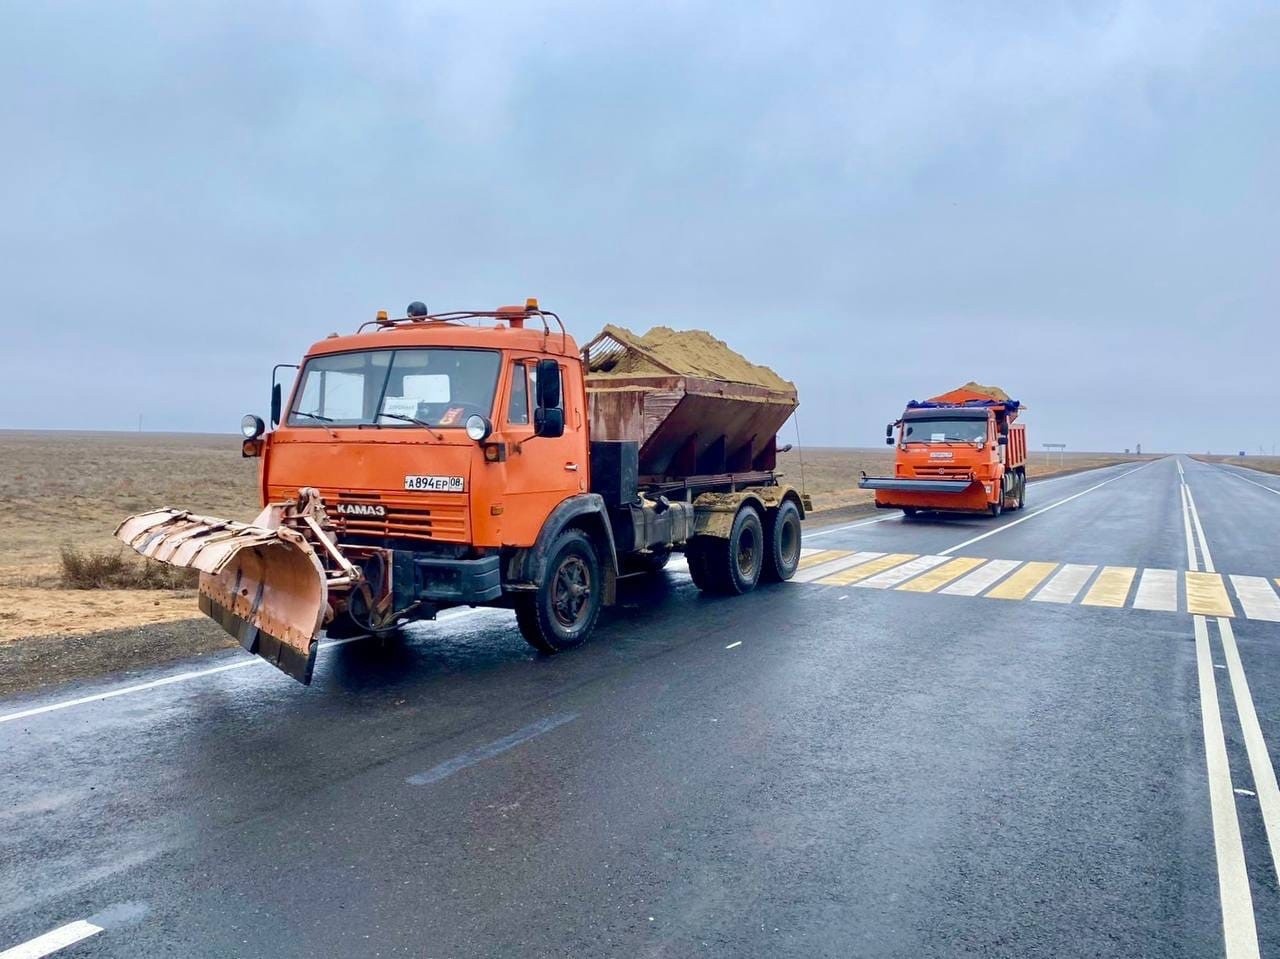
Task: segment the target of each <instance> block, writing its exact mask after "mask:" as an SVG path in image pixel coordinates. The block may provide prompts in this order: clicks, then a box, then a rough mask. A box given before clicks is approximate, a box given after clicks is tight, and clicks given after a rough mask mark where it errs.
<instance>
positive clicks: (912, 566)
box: [850, 556, 947, 589]
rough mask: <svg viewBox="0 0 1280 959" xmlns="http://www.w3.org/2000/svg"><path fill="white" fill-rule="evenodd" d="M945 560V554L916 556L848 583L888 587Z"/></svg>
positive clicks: (877, 587)
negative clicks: (899, 564) (898, 564)
mask: <svg viewBox="0 0 1280 959" xmlns="http://www.w3.org/2000/svg"><path fill="white" fill-rule="evenodd" d="M946 561H947V557H945V556H917V557H916V558H915V559H913V560H909V561H908V562H906V563H903V564H902V565H901V566H895V567H893V569H886V570H885V571H884V572H883V573H876V574H875V575H874V576H871V577H869V578H867V579H864V580H861V581H859V582H857V583H851V584H850V585H852V586H857V587H859V588H861V589H888V588H890V587H891V586H897V585H898V584H899V583H902V582H905V581H906V580H908V579H911V578H912V577H914V576H915V575H916V574H918V573H923V572H925V571H926V570H930V569H933V567H935V566H937V565H939V564H941V563H945V562H946Z"/></svg>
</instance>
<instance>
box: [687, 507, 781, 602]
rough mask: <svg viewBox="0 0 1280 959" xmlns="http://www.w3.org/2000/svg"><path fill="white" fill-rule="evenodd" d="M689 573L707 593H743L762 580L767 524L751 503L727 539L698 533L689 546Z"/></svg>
mask: <svg viewBox="0 0 1280 959" xmlns="http://www.w3.org/2000/svg"><path fill="white" fill-rule="evenodd" d="M687 553H688V557H689V575H690V576H692V577H693V582H694V584H695V585H696V586H697V587H698V589H700V590H702V591H703V592H704V593H719V594H721V595H724V596H740V595H742V594H743V593H749V592H751V590H753V589H755V588H756V583H758V582H760V574H761V573H762V572H763V570H764V564H765V537H764V524H763V523H762V522H761V520H760V513H759V512H758V511H757V510H756V509H755V508H754V507H751V506H744V507H742V509H740V510H738V512H737V515H735V516H734V518H733V526H732V527H731V528H730V530H729V536H728V538H727V539H719V538H716V537H711V536H695V537H694V538H693V539H691V540H690V541H689V545H688V547H687Z"/></svg>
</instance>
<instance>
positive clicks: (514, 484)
mask: <svg viewBox="0 0 1280 959" xmlns="http://www.w3.org/2000/svg"><path fill="white" fill-rule="evenodd" d="M539 359H546V357H540V356H537V355H529V356H516V357H515V358H513V359H510V360H508V361H507V369H506V371H505V377H504V378H505V380H506V390H505V392H504V394H503V405H502V408H501V411H500V413H501V416H502V423H501V427H500V428H501V430H502V432H503V434H504V436H505V437H506V443H507V461H506V473H507V483H506V492H505V495H504V502H503V514H502V518H503V523H502V542H503V544H504V545H507V546H532V545H533V544H534V542H535V541H536V540H537V538H538V533H539V531H541V529H542V524H543V522H544V521H545V520H546V518H547V516H548V515H549V514H550V513H551V511H552V510H553V509H555V508H556V506H558V505H559V504H560V503H561V502H563V501H564V500H565V499H566V498H568V497H569V496H573V495H575V494H577V493H582V492H586V491H587V489H588V482H589V479H588V477H589V470H590V464H588V463H587V436H586V410H584V409H582V404H583V402H584V400H583V390H582V388H581V385H580V383H579V382H575V376H574V374H575V372H576V370H574V369H572V368H571V365H570V364H569V363H566V362H564V361H563V360H560V358H558V357H557V358H556V359H557V360H559V365H560V382H561V390H560V406H559V408H560V409H562V410H563V411H564V434H563V435H561V436H556V437H549V436H535V435H534V432H535V430H534V420H535V405H536V399H535V398H536V397H537V363H538V360H539Z"/></svg>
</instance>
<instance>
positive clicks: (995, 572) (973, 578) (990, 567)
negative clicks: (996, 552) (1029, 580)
mask: <svg viewBox="0 0 1280 959" xmlns="http://www.w3.org/2000/svg"><path fill="white" fill-rule="evenodd" d="M1021 565H1022V561H1021V560H1016V559H993V560H991V562H989V563H986V564H984V565H982V566H979V567H978V568H977V569H975V570H974V571H973V572H972V573H969V574H968V575H966V576H962V577H961V578H960V579H958V580H956V581H955V582H954V583H952V584H951V585H950V586H948V587H946V588H945V589H942V590H939V592H942V593H946V594H947V595H948V596H977V595H978V594H979V593H981V592H982V591H983V590H985V589H986V588H987V587H988V586H994V585H995V583H996V580H998V579H1000V578H1001V577H1003V576H1004V574H1005V573H1008V572H1012V571H1013V570H1015V569H1017V568H1018V567H1019V566H1021Z"/></svg>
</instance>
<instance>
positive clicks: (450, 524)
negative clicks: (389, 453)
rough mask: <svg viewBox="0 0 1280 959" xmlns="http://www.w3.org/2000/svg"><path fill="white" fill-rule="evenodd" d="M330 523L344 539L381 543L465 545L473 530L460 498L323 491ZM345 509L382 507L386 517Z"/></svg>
mask: <svg viewBox="0 0 1280 959" xmlns="http://www.w3.org/2000/svg"><path fill="white" fill-rule="evenodd" d="M321 495H322V496H323V497H324V503H325V508H326V510H327V511H328V514H329V520H330V522H332V523H333V525H334V527H335V529H336V530H337V532H338V536H339V539H341V538H342V537H343V536H371V537H376V538H379V539H419V540H433V541H436V542H447V543H466V542H468V541H469V535H470V529H469V528H468V523H467V499H466V497H464V496H460V495H457V494H441V495H435V496H433V495H431V494H429V493H414V494H412V495H410V496H395V495H390V496H388V495H382V494H378V493H351V492H341V493H340V492H337V491H335V490H321ZM342 506H354V507H361V506H368V507H382V509H383V510H385V512H386V515H384V516H377V515H374V514H373V510H369V511H366V512H364V513H344V512H342V511H341V508H340V507H342Z"/></svg>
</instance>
